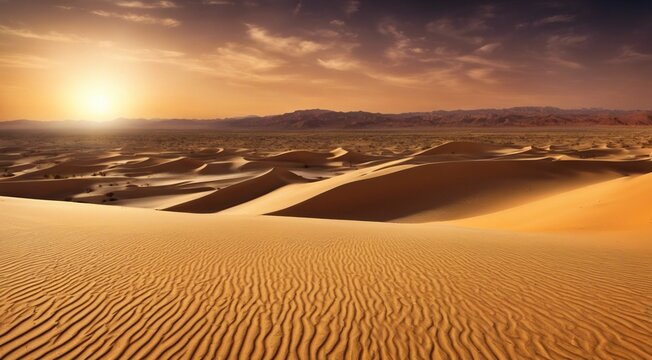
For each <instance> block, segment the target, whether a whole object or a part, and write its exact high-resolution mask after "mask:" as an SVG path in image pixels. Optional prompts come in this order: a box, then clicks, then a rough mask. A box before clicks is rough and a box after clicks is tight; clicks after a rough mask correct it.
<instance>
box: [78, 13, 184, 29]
mask: <svg viewBox="0 0 652 360" xmlns="http://www.w3.org/2000/svg"><path fill="white" fill-rule="evenodd" d="M91 14H94V15H98V16H102V17H106V18H116V19H122V20H126V21H131V22H135V23H139V24H148V25H162V26H167V27H177V26H179V25H181V22H180V21H178V20H176V19H171V18H158V17H153V16H150V15H137V14H132V13H127V14H121V13H115V12H109V11H103V10H95V11H91Z"/></svg>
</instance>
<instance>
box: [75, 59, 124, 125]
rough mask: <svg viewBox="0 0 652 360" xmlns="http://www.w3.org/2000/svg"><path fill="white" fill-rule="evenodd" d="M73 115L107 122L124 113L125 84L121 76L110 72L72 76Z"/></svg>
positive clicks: (80, 118)
mask: <svg viewBox="0 0 652 360" xmlns="http://www.w3.org/2000/svg"><path fill="white" fill-rule="evenodd" d="M66 92H67V93H68V94H69V95H68V100H67V106H68V109H69V111H70V115H71V116H70V117H71V118H73V119H79V120H87V121H102V122H103V121H107V120H112V119H115V118H117V117H120V116H121V115H122V112H123V111H124V104H125V100H126V98H125V94H126V91H125V86H124V84H123V82H121V81H120V79H119V76H116V75H115V74H113V73H111V72H107V71H86V72H80V73H78V74H74V75H73V76H71V81H70V83H69V84H68V87H67V91H66Z"/></svg>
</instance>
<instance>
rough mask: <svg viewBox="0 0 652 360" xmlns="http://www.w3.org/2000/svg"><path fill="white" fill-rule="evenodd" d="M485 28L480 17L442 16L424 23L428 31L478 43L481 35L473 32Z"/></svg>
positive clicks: (481, 39)
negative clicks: (457, 17) (465, 18)
mask: <svg viewBox="0 0 652 360" xmlns="http://www.w3.org/2000/svg"><path fill="white" fill-rule="evenodd" d="M486 28H487V26H486V24H485V22H484V19H482V18H472V19H468V20H459V19H448V18H442V19H437V20H433V21H431V22H429V23H428V24H426V30H427V31H428V32H430V33H433V34H436V35H439V36H443V37H447V38H451V39H454V40H458V41H462V42H466V43H471V44H480V43H481V42H482V41H483V38H482V37H481V36H479V35H474V33H475V32H479V31H483V30H485V29H486Z"/></svg>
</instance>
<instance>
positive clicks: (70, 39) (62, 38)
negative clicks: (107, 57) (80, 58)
mask: <svg viewBox="0 0 652 360" xmlns="http://www.w3.org/2000/svg"><path fill="white" fill-rule="evenodd" d="M0 34H5V35H11V36H17V37H21V38H25V39H35V40H43V41H54V42H65V43H76V42H77V43H78V42H87V41H88V39H86V38H84V37H81V36H77V35H73V34H62V33H58V32H55V31H50V32H48V33H36V32H33V31H32V30H29V29H18V28H12V27H8V26H4V25H0Z"/></svg>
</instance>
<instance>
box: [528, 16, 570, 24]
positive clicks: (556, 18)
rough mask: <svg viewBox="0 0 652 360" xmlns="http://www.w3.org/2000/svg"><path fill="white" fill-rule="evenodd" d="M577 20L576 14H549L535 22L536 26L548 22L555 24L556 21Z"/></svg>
mask: <svg viewBox="0 0 652 360" xmlns="http://www.w3.org/2000/svg"><path fill="white" fill-rule="evenodd" d="M573 20H575V16H574V15H563V14H562V15H554V16H549V17H546V18H543V19H540V20H537V21H535V22H534V23H533V25H534V26H541V25H546V24H555V23H568V22H572V21H573Z"/></svg>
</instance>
